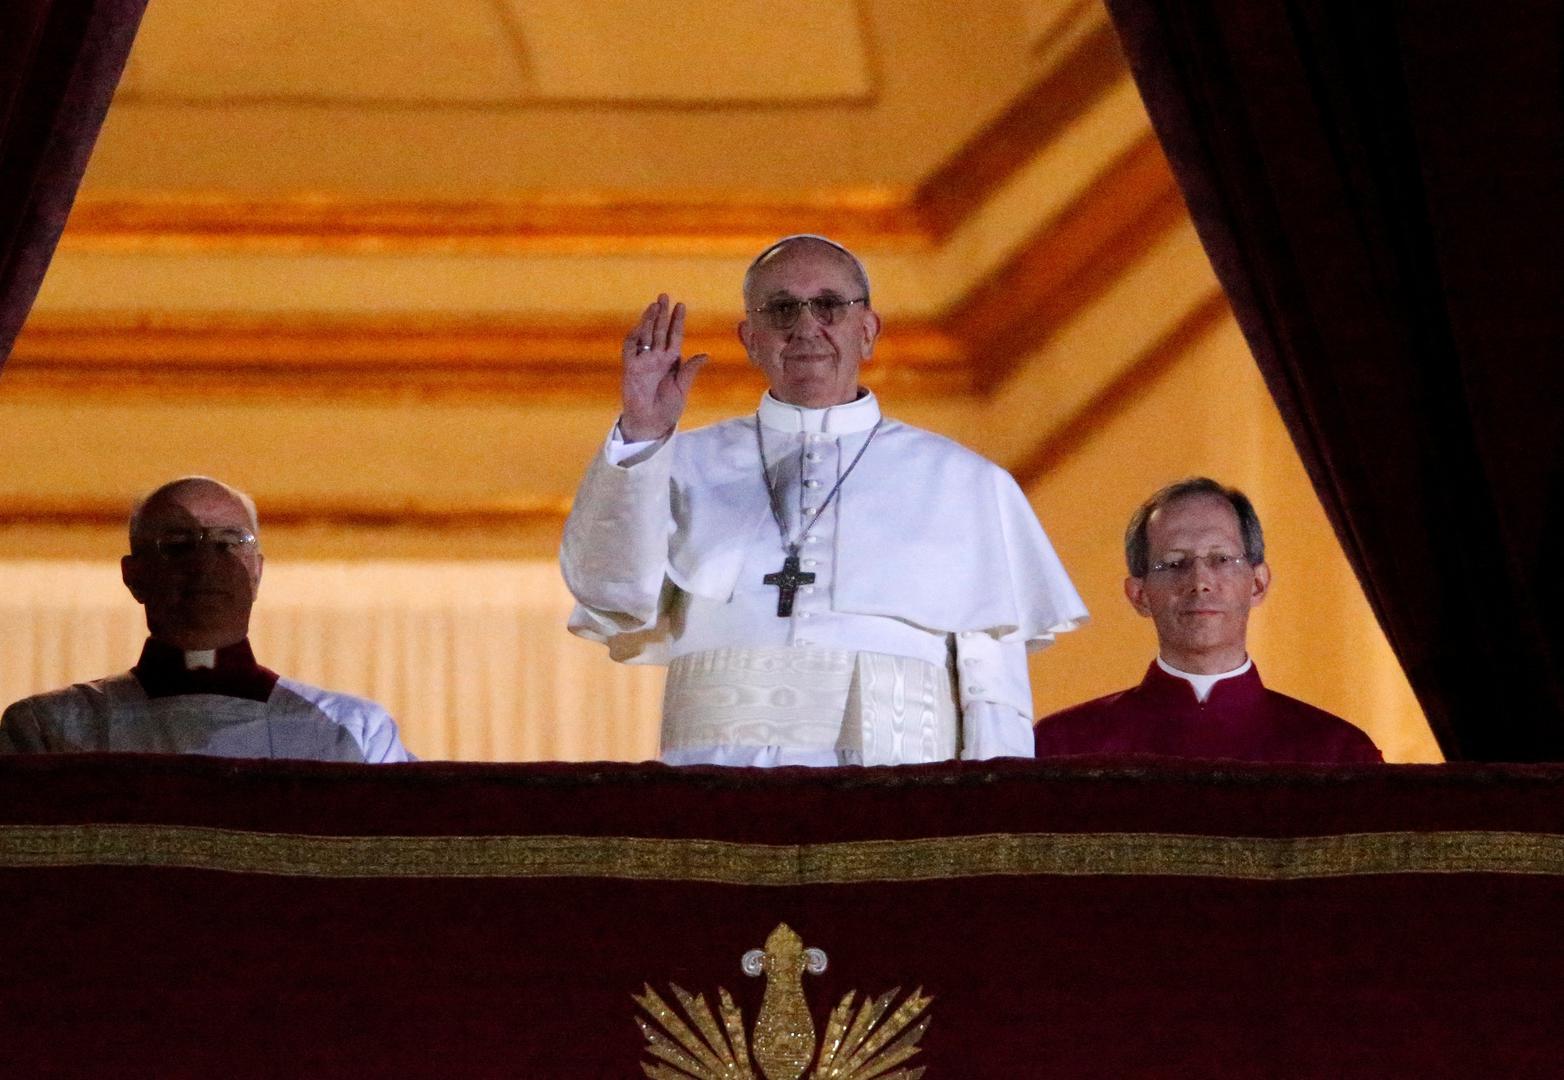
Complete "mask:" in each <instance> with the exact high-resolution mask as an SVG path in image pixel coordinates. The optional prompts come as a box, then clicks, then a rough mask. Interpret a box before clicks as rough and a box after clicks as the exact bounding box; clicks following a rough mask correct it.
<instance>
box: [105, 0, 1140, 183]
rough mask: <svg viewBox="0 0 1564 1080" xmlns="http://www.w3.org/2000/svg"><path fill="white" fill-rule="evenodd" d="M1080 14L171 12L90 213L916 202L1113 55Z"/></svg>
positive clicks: (479, 2) (159, 22) (1026, 8)
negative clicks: (515, 203)
mask: <svg viewBox="0 0 1564 1080" xmlns="http://www.w3.org/2000/svg"><path fill="white" fill-rule="evenodd" d="M1060 2H1061V0H993V2H985V3H982V4H963V3H958V2H957V0H792V2H789V3H786V4H776V3H765V2H762V0H684V2H683V3H679V4H656V3H653V2H651V0H154V2H153V3H152V4H151V5H150V6H149V8H148V12H147V16H146V21H145V23H144V25H143V28H142V32H141V35H140V37H139V38H138V40H137V42H136V46H135V49H134V50H133V51H132V54H131V59H130V66H129V74H128V76H127V78H126V80H125V82H124V84H123V85H122V87H121V90H120V93H119V95H118V96H117V97H116V99H115V102H114V107H113V108H112V109H111V110H110V113H109V117H108V120H107V122H106V123H105V125H104V128H103V133H102V136H101V138H100V139H99V141H98V145H97V148H96V150H95V151H94V154H93V159H92V163H91V166H90V168H89V171H88V174H87V178H86V181H85V184H84V187H83V194H84V195H85V196H87V197H88V198H91V197H92V196H93V195H95V194H97V193H115V194H119V193H125V192H143V193H144V192H163V193H167V192H200V193H214V192H215V193H239V194H242V195H246V196H253V195H258V194H263V193H265V194H296V193H301V192H304V193H318V192H330V193H333V194H338V195H344V196H354V197H382V198H385V197H396V198H425V197H427V196H429V195H430V194H431V193H438V194H439V196H440V197H441V198H445V199H453V198H457V199H459V198H489V197H492V196H495V195H496V194H504V193H511V192H536V191H554V192H558V191H564V192H569V193H577V192H583V191H584V192H603V191H606V192H611V193H623V192H626V191H632V192H642V191H653V192H658V193H670V192H671V193H678V194H680V195H681V196H682V195H683V194H688V193H697V194H699V193H710V192H719V191H720V192H733V193H738V194H742V195H744V196H745V197H751V196H755V195H756V194H763V193H767V192H785V193H789V194H790V195H794V194H800V193H802V194H811V193H818V192H821V191H841V190H865V189H872V190H874V191H883V190H887V189H889V190H894V191H902V190H906V189H908V188H911V187H913V186H916V185H917V184H918V183H920V182H921V181H922V180H923V179H924V178H925V177H927V176H928V175H929V174H930V172H931V171H932V170H934V169H936V168H938V167H939V165H940V164H941V162H943V161H944V160H945V159H947V158H948V157H949V156H950V155H951V154H953V153H955V152H956V151H957V150H959V149H960V148H961V147H962V146H963V145H965V144H966V143H967V142H968V141H969V140H971V139H972V138H973V137H974V136H975V135H976V134H977V133H978V132H980V131H981V130H983V128H984V126H985V125H986V124H988V123H989V122H990V121H992V120H993V119H994V118H995V117H996V116H997V115H999V114H1001V113H1002V112H1003V111H1004V110H1005V109H1006V107H1007V106H1009V105H1010V104H1011V103H1012V102H1013V101H1014V100H1015V99H1016V97H1017V95H1018V94H1021V93H1023V92H1025V91H1026V90H1027V88H1029V87H1031V86H1033V85H1035V84H1036V83H1037V82H1038V80H1039V79H1041V78H1044V77H1046V75H1047V74H1048V72H1049V71H1050V69H1051V68H1052V67H1053V66H1054V65H1055V64H1057V63H1059V62H1061V58H1060V56H1059V55H1057V54H1056V52H1055V53H1048V54H1047V55H1045V54H1044V53H1040V52H1039V51H1038V40H1039V39H1038V37H1037V35H1038V34H1040V33H1041V34H1042V35H1043V36H1044V37H1049V35H1050V34H1052V35H1053V36H1052V37H1051V38H1049V40H1053V41H1060V40H1065V39H1064V38H1060V37H1059V33H1056V32H1054V29H1050V28H1057V27H1061V26H1062V27H1064V29H1065V30H1066V31H1068V33H1069V34H1077V33H1079V32H1082V30H1083V28H1084V29H1085V32H1087V33H1096V34H1099V35H1101V34H1104V33H1109V34H1111V32H1110V31H1107V30H1106V15H1105V13H1104V12H1103V11H1102V9H1101V7H1100V6H1097V5H1093V6H1091V7H1089V8H1088V9H1085V11H1084V13H1077V14H1075V15H1071V11H1070V10H1069V9H1068V8H1066V9H1063V10H1055V8H1056V7H1057V5H1058V4H1059V3H1060ZM1038 4H1041V5H1042V11H1041V13H1037V12H1032V13H1031V14H1026V13H1027V12H1031V8H1032V6H1035V5H1038ZM1061 19H1062V20H1063V21H1062V22H1061V21H1060V20H1061ZM1061 32H1062V31H1061ZM1069 40H1074V39H1073V38H1070V39H1069ZM1066 51H1067V52H1068V51H1069V50H1066ZM751 201H754V200H753V199H752V200H751Z"/></svg>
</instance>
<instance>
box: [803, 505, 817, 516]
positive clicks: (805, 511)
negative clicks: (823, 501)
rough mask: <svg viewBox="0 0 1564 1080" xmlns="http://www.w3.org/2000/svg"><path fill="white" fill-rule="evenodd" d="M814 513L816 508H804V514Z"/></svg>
mask: <svg viewBox="0 0 1564 1080" xmlns="http://www.w3.org/2000/svg"><path fill="white" fill-rule="evenodd" d="M814 512H815V508H814V507H813V506H806V507H804V513H806V514H813V513H814Z"/></svg>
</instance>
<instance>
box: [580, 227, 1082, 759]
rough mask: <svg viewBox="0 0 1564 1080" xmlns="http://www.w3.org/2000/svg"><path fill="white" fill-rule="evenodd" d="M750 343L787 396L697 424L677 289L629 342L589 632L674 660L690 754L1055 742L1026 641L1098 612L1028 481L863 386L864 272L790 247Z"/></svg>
mask: <svg viewBox="0 0 1564 1080" xmlns="http://www.w3.org/2000/svg"><path fill="white" fill-rule="evenodd" d="M744 307H745V312H746V318H745V319H744V321H743V322H741V323H740V324H739V337H740V339H741V340H742V341H743V342H744V346H745V348H746V349H747V350H748V352H749V356H750V359H751V360H752V361H753V362H754V363H755V364H756V365H757V366H758V367H759V368H760V370H761V371H762V372H763V373H764V374H765V375H766V378H767V381H768V382H769V383H770V391H769V392H768V393H767V394H766V395H765V396H764V397H763V398H762V399H761V403H760V407H759V408H758V409H757V410H756V412H755V413H754V414H752V415H749V416H743V417H738V418H735V419H732V420H727V421H724V422H722V423H719V424H715V425H712V426H710V427H706V428H701V429H698V430H695V431H689V432H680V433H677V434H676V433H675V431H674V429H675V428H676V427H677V425H678V421H679V417H680V416H681V415H682V413H683V411H684V404H685V400H686V397H687V395H688V393H689V389H690V386H691V384H692V382H693V381H694V377H695V374H696V372H697V371H698V370H699V369H700V367H701V365H702V364H703V363H704V362H705V359H706V358H705V357H704V356H696V357H691V358H690V359H688V360H684V359H681V357H680V348H681V346H682V344H683V337H684V305H682V304H672V305H670V304H669V302H668V298H667V296H661V297H659V298H658V299H657V300H656V302H654V303H653V304H651V305H650V306H649V307H648V308H647V309H646V311H645V313H644V314H643V315H642V317H641V320H640V322H639V323H638V324H637V325H636V327H635V328H634V329H633V330H632V331H631V332H630V334H629V335H628V336H627V337H626V338H625V345H624V384H623V387H624V389H623V402H622V406H623V408H622V412H621V414H620V419H619V422H618V424H617V425H615V428H614V430H613V431H612V432H611V433H610V436H609V439H608V442H607V445H606V446H605V447H604V449H603V450H602V451H601V452H600V453H598V454H596V455H595V456H594V459H593V461H592V464H591V465H590V467H589V468H588V470H587V473H586V476H585V477H584V479H583V480H582V482H581V488H580V490H579V491H578V493H577V496H576V502H575V507H574V509H573V510H572V511H571V514H570V518H569V520H568V521H567V522H566V525H565V537H564V544H563V546H562V548H561V552H560V562H561V566H562V568H563V570H564V575H565V581H566V583H567V584H568V585H569V586H570V590H571V592H572V593H573V594H574V595H575V597H576V599H577V601H578V602H579V604H578V606H577V608H576V610H575V612H574V613H573V614H572V616H571V619H570V629H571V631H572V632H574V633H576V634H579V635H581V636H582V637H586V638H590V639H593V640H597V641H603V642H606V643H607V644H608V647H609V650H610V653H611V655H612V656H613V658H614V659H616V660H620V661H624V662H626V663H658V664H668V665H669V671H668V682H667V690H666V692H665V695H664V700H663V729H662V751H661V756H662V760H664V761H666V762H669V763H671V764H697V763H710V764H719V765H838V764H865V765H879V764H905V763H914V762H926V761H941V760H945V759H949V758H955V757H962V758H989V757H1001V756H1014V757H1031V756H1032V693H1031V684H1030V680H1029V678H1028V673H1027V663H1026V654H1027V651H1028V650H1029V649H1039V648H1042V647H1043V646H1045V645H1047V644H1048V643H1050V642H1051V641H1052V640H1053V636H1054V635H1055V634H1057V633H1060V632H1062V631H1065V630H1070V629H1073V628H1074V627H1076V626H1078V625H1080V623H1081V622H1082V621H1083V620H1084V619H1085V618H1086V609H1085V606H1084V605H1083V604H1082V603H1081V599H1080V596H1079V595H1077V593H1076V591H1075V588H1074V587H1073V586H1072V585H1071V583H1070V579H1069V577H1068V576H1067V575H1066V574H1065V572H1064V568H1063V567H1062V566H1061V565H1060V563H1059V559H1058V557H1057V556H1056V555H1055V554H1054V551H1053V547H1052V546H1051V545H1050V544H1049V542H1048V538H1047V536H1045V535H1044V533H1043V530H1042V527H1041V526H1040V525H1039V524H1038V522H1037V518H1036V516H1035V515H1034V514H1033V513H1032V509H1031V506H1030V505H1029V504H1028V503H1027V500H1026V497H1025V496H1024V495H1023V494H1022V492H1021V490H1020V488H1019V487H1018V486H1017V485H1016V483H1015V481H1014V480H1013V479H1011V477H1010V475H1009V474H1008V473H1006V472H1005V471H1004V470H1003V469H1001V468H999V467H998V466H996V465H994V464H993V463H992V462H989V461H987V460H985V459H984V458H982V457H980V456H979V455H977V454H975V453H973V452H972V451H970V450H967V449H965V448H964V447H962V446H959V445H958V444H956V443H954V442H951V441H950V440H948V439H945V438H942V437H941V436H938V435H934V434H931V433H929V432H926V431H920V430H918V429H917V428H913V427H909V426H907V425H906V424H902V423H899V422H898V421H895V420H892V419H889V418H887V417H885V416H883V414H882V413H881V412H880V403H879V401H878V400H877V399H876V398H875V396H874V395H873V394H872V393H870V392H869V391H867V390H864V389H863V388H862V387H860V386H859V384H858V369H859V365H860V364H861V363H862V362H863V361H865V360H867V359H869V357H870V355H871V354H872V352H873V350H874V342H875V338H876V337H877V336H878V334H879V329H880V320H879V316H878V315H877V314H876V313H875V312H874V310H873V309H872V308H871V307H870V304H869V283H868V277H867V275H866V274H865V272H864V269H863V266H862V264H861V263H860V262H859V261H858V259H857V258H856V257H855V256H854V255H852V254H851V253H850V252H848V251H847V250H846V249H845V248H843V247H841V246H839V245H837V244H835V243H834V242H832V241H829V240H826V239H824V238H822V237H815V236H795V237H788V238H786V239H784V240H780V241H778V242H777V243H776V244H773V245H772V246H771V247H769V248H767V249H766V250H765V251H764V252H762V253H761V254H760V256H759V257H757V258H756V260H755V262H754V263H753V264H752V265H751V266H750V269H749V272H748V273H747V274H746V275H745V280H744Z"/></svg>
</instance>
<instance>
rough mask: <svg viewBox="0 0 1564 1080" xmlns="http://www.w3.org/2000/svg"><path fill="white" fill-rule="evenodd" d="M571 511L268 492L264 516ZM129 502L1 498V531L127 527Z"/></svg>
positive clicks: (510, 519)
mask: <svg viewBox="0 0 1564 1080" xmlns="http://www.w3.org/2000/svg"><path fill="white" fill-rule="evenodd" d="M569 512H570V500H569V499H564V498H558V499H554V498H532V499H507V500H503V501H494V502H487V503H484V502H479V503H450V504H442V503H430V502H403V501H396V500H381V501H370V500H341V499H339V500H325V499H318V498H290V497H288V496H267V497H266V499H265V501H264V511H263V513H262V519H263V521H264V523H265V526H266V528H267V530H268V531H269V530H271V529H278V528H282V529H288V528H303V529H308V528H322V527H325V528H331V529H374V530H381V529H392V528H396V529H428V530H431V531H449V530H454V529H500V530H514V531H521V530H525V529H532V528H549V529H557V528H558V527H559V526H560V525H561V524H562V523H563V522H564V520H565V515H566V514H568V513H569ZM128 513H129V504H128V502H127V501H126V500H108V499H97V498H84V499H52V500H45V499H10V498H5V499H0V529H5V528H28V527H35V528H36V527H42V528H54V529H103V528H112V529H117V530H123V529H124V528H125V520H126V516H127V514H128Z"/></svg>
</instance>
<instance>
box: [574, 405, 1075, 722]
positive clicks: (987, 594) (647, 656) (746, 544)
mask: <svg viewBox="0 0 1564 1080" xmlns="http://www.w3.org/2000/svg"><path fill="white" fill-rule="evenodd" d="M770 451H771V444H770V443H768V457H780V456H781V454H780V451H778V452H777V453H775V454H773V453H771V452H770ZM795 460H796V458H795ZM773 464H775V462H773ZM836 514H837V524H836V529H835V531H834V537H833V539H834V542H835V548H834V551H833V553H832V554H833V558H834V560H835V571H834V573H833V574H832V584H831V588H830V601H829V606H830V609H831V610H832V611H833V612H838V613H843V614H855V615H869V616H883V617H888V618H892V619H897V620H901V621H903V622H905V623H908V624H911V625H913V626H916V627H919V628H922V629H924V630H926V631H929V632H932V633H936V634H961V633H967V632H971V633H979V634H983V635H987V636H990V637H992V638H993V639H997V640H1001V641H1009V642H1025V644H1026V647H1027V648H1028V649H1033V650H1035V649H1039V648H1042V647H1043V646H1045V645H1047V644H1049V643H1050V642H1052V640H1053V637H1054V635H1055V634H1057V633H1061V632H1063V631H1066V630H1070V629H1073V628H1074V627H1076V626H1077V625H1079V624H1080V623H1081V622H1082V621H1084V620H1085V618H1086V608H1085V605H1084V604H1083V603H1082V602H1081V598H1080V596H1079V595H1078V594H1077V593H1076V591H1075V588H1074V586H1073V585H1072V584H1071V583H1070V579H1069V577H1068V575H1067V574H1066V573H1065V570H1064V567H1063V566H1062V565H1061V564H1060V562H1059V558H1058V556H1057V555H1055V553H1054V550H1053V546H1052V545H1051V544H1050V543H1049V541H1048V537H1047V536H1046V535H1045V534H1044V532H1043V529H1042V526H1041V525H1040V524H1038V521H1037V517H1036V515H1035V514H1034V513H1033V512H1032V508H1031V506H1030V504H1028V502H1027V501H1026V497H1025V496H1024V495H1023V494H1022V492H1021V489H1020V487H1019V486H1018V485H1017V484H1016V483H1015V481H1014V480H1013V479H1012V478H1011V476H1010V474H1009V473H1007V472H1005V471H1004V470H1003V469H1001V468H999V467H998V466H997V465H995V464H993V463H992V462H990V461H988V460H986V459H985V458H983V457H981V456H979V455H978V454H975V453H973V452H972V451H970V450H968V449H966V448H965V447H963V446H961V445H959V444H957V443H955V442H952V441H951V440H949V439H946V438H943V437H941V436H938V435H934V434H931V433H929V432H926V431H921V430H919V429H917V428H914V427H909V426H908V425H906V424H903V423H900V422H899V421H895V420H890V419H887V420H885V421H884V422H883V424H882V426H881V428H880V430H879V432H878V433H877V434H876V435H875V437H874V441H873V444H872V445H871V446H870V447H869V450H868V451H867V452H866V453H865V454H864V456H863V458H862V459H861V460H860V461H859V463H858V466H857V468H856V469H855V470H854V471H853V473H852V475H851V477H850V478H849V479H848V481H847V483H846V484H844V485H843V488H842V490H841V492H840V494H839V495H838V503H837V506H836ZM776 530H777V526H776V523H775V522H774V521H773V519H772V516H771V510H770V508H769V506H768V505H767V496H766V491H765V488H764V486H763V484H762V482H761V463H760V455H759V451H758V449H757V446H756V439H755V428H754V419H753V418H752V417H743V418H737V419H733V420H727V421H724V422H722V423H719V424H715V425H712V426H710V427H706V428H699V429H697V430H694V431H690V432H681V433H678V434H676V435H674V436H672V437H671V438H670V439H669V440H668V442H667V443H666V444H665V445H664V446H662V447H660V448H659V449H658V450H657V451H656V452H655V453H654V454H653V455H652V456H651V457H649V458H646V459H645V460H643V461H640V462H639V463H637V464H636V465H635V466H634V467H631V468H623V467H620V466H617V465H613V464H610V462H609V461H608V459H607V457H606V456H605V454H602V453H600V454H598V455H596V457H595V458H594V460H593V463H592V465H591V466H590V468H589V469H588V472H587V476H586V478H585V479H584V480H583V482H582V484H581V488H580V491H579V492H578V495H577V500H576V505H575V507H574V509H573V510H572V512H571V515H570V519H569V521H568V522H567V524H566V527H565V540H564V545H563V547H562V549H561V557H560V561H561V566H562V568H563V571H564V575H565V581H566V584H567V585H569V587H570V590H571V592H572V593H573V594H574V595H575V596H576V598H577V599H578V600H579V601H580V604H579V606H578V607H577V608H576V610H575V612H574V614H573V615H572V617H571V620H570V629H571V631H572V632H574V633H576V634H579V635H580V636H582V637H586V638H589V639H592V640H596V641H602V642H605V643H607V645H608V647H609V650H610V653H611V655H612V656H613V658H614V659H616V660H619V661H623V662H628V663H667V662H668V660H669V658H670V655H671V652H670V645H671V642H672V640H673V638H674V637H675V636H676V634H677V627H676V626H674V625H672V624H671V623H672V620H670V618H669V616H670V611H671V605H670V603H669V600H670V598H671V594H670V591H669V590H670V589H679V590H682V591H684V592H686V593H689V594H691V595H692V596H696V597H701V598H703V599H706V600H710V601H714V602H717V603H723V602H726V601H728V600H729V599H730V598H731V597H732V596H733V593H734V586H735V584H736V582H737V580H738V575H739V571H740V568H741V566H742V565H743V564H744V561H745V558H746V554H747V552H748V551H749V550H750V549H752V548H753V547H754V545H756V544H768V545H771V546H774V547H775V546H776V539H777V538H776V535H775V534H776ZM778 551H779V552H780V548H778ZM780 563H781V558H780V554H779V555H778V557H777V564H778V565H780ZM731 644H733V645H735V646H743V645H747V644H753V643H749V642H743V641H734V642H731ZM864 647H872V646H864ZM1028 705H1029V702H1028Z"/></svg>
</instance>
